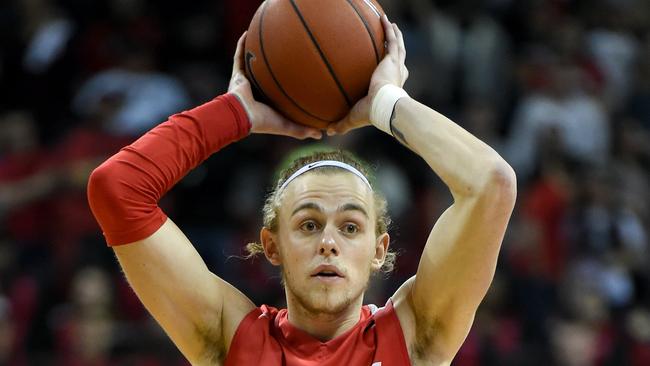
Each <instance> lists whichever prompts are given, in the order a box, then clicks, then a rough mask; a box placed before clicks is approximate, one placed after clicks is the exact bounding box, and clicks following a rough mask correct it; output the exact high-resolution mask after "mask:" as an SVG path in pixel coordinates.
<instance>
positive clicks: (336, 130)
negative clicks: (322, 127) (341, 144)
mask: <svg viewBox="0 0 650 366" xmlns="http://www.w3.org/2000/svg"><path fill="white" fill-rule="evenodd" d="M359 127H361V126H359V124H358V123H356V121H355V120H354V119H353V117H352V116H351V115H348V116H346V117H345V118H343V119H342V120H340V121H338V122H334V123H330V125H329V126H327V135H328V136H333V135H343V134H346V133H348V132H350V131H352V130H354V129H356V128H359Z"/></svg>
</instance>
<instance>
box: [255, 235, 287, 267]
mask: <svg viewBox="0 0 650 366" xmlns="http://www.w3.org/2000/svg"><path fill="white" fill-rule="evenodd" d="M260 241H261V242H262V247H264V256H266V259H268V260H269V262H271V264H272V265H274V266H279V265H280V264H282V261H280V248H279V247H278V244H277V243H278V242H277V236H276V235H275V234H274V233H273V232H271V230H269V229H268V228H266V227H263V228H262V230H260Z"/></svg>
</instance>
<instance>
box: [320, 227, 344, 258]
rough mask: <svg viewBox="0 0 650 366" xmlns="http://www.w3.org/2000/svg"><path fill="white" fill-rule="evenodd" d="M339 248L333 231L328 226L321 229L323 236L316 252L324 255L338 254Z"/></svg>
mask: <svg viewBox="0 0 650 366" xmlns="http://www.w3.org/2000/svg"><path fill="white" fill-rule="evenodd" d="M339 253H340V249H339V246H338V244H337V242H336V239H335V237H334V233H333V232H332V230H331V229H330V228H325V230H323V236H322V237H321V240H320V243H319V245H318V254H320V255H324V256H330V255H339Z"/></svg>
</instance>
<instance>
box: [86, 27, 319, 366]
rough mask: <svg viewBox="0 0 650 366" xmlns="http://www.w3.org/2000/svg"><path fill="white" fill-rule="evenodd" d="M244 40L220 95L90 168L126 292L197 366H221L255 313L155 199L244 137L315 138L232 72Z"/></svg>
mask: <svg viewBox="0 0 650 366" xmlns="http://www.w3.org/2000/svg"><path fill="white" fill-rule="evenodd" d="M243 40H244V37H242V39H240V42H239V43H238V48H237V50H238V51H237V53H236V55H235V64H234V68H233V75H232V80H231V84H230V87H229V93H228V94H226V95H223V96H220V97H219V98H216V99H215V100H213V101H210V102H208V103H206V104H204V105H202V106H200V107H197V108H195V109H192V110H190V111H186V112H183V113H179V114H177V115H175V116H172V117H170V119H169V120H168V121H167V122H165V123H162V124H160V125H159V126H157V127H155V128H154V129H152V130H151V131H149V132H148V133H147V134H145V135H144V136H142V137H141V138H140V139H138V140H137V141H136V142H135V143H133V144H132V145H130V146H127V147H125V148H124V149H122V150H121V151H120V152H119V153H118V154H116V155H114V156H113V157H111V158H110V159H109V160H107V161H106V162H105V163H103V164H102V165H101V166H100V167H98V168H97V169H96V170H95V171H94V172H93V173H92V175H91V178H90V181H89V184H88V198H89V203H90V206H91V208H92V211H93V213H94V215H95V217H96V218H97V221H98V222H99V224H100V226H101V227H102V230H103V231H104V235H105V236H106V239H107V242H108V244H109V245H111V246H113V249H114V250H115V253H116V255H117V258H118V260H119V262H120V265H121V266H122V269H123V270H124V273H125V274H126V277H127V279H128V281H129V283H130V285H131V286H132V287H133V289H134V291H135V292H136V294H137V295H138V298H139V299H140V300H141V301H142V303H143V304H144V305H145V307H146V308H147V310H148V311H149V312H150V313H151V314H152V315H153V317H154V318H155V319H156V320H157V321H158V322H159V323H160V325H161V326H162V327H163V329H164V330H165V331H166V332H167V334H168V335H169V337H170V338H171V339H172V340H173V342H174V343H175V344H176V346H177V347H178V348H179V349H180V350H181V352H182V353H183V354H184V355H185V357H186V358H187V359H188V360H189V361H190V362H191V363H192V364H196V365H201V364H210V365H213V364H220V363H221V360H222V359H224V358H225V356H226V354H227V351H228V347H229V344H230V341H231V339H232V337H233V335H234V332H235V330H236V329H237V326H238V325H239V322H240V321H241V319H243V317H244V316H245V315H246V314H247V313H248V312H249V311H250V310H251V309H252V308H253V307H254V305H253V303H252V302H251V301H250V300H249V299H248V298H247V297H246V296H244V295H243V294H242V293H240V292H239V291H237V290H236V289H235V288H234V287H232V286H230V285H229V284H228V283H226V282H225V281H223V280H221V279H220V278H218V277H217V276H215V275H214V274H212V273H211V272H210V271H209V270H208V268H207V267H206V265H205V263H204V262H203V260H202V259H201V257H200V256H199V254H198V253H197V252H196V250H195V249H194V247H193V246H192V244H191V243H190V242H189V240H188V239H187V238H186V237H185V235H184V234H183V233H182V232H181V230H180V229H179V228H178V227H176V225H174V223H173V222H172V221H171V220H170V219H168V218H167V216H166V215H165V214H164V213H163V212H162V211H161V210H160V208H159V207H158V205H157V203H158V200H159V199H160V197H161V196H162V195H163V194H165V193H166V192H167V191H169V189H171V188H172V186H173V185H174V184H176V182H178V181H179V180H180V179H181V178H182V177H183V176H185V175H186V174H187V173H188V172H189V171H190V170H191V169H193V168H194V167H196V166H197V165H199V164H200V163H201V162H203V161H204V160H205V159H207V158H208V157H209V156H210V155H211V154H212V153H214V152H216V151H218V150H219V149H221V148H222V147H224V146H226V145H227V144H229V143H232V142H234V141H236V140H238V139H241V138H243V137H245V136H247V135H248V133H249V132H252V133H277V134H285V135H289V136H293V137H296V138H305V137H309V136H311V137H318V136H319V132H318V131H315V130H312V129H309V128H305V127H300V126H297V125H294V124H292V123H291V122H289V121H287V120H285V119H283V118H282V117H281V116H279V115H278V114H276V113H275V112H273V111H272V110H271V109H270V108H268V107H267V106H265V105H263V104H261V103H258V102H256V101H255V100H253V97H252V93H251V90H250V84H249V83H248V81H247V80H246V79H245V77H244V76H243V74H242V71H241V50H242V46H243Z"/></svg>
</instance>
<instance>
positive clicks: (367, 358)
mask: <svg viewBox="0 0 650 366" xmlns="http://www.w3.org/2000/svg"><path fill="white" fill-rule="evenodd" d="M382 24H383V27H384V30H385V33H386V39H387V55H386V57H385V58H384V59H383V60H382V61H381V63H380V64H379V65H378V67H377V69H376V71H375V72H374V74H373V76H372V81H371V85H370V89H369V94H368V96H367V97H366V98H365V99H363V100H362V101H360V102H359V103H358V104H357V105H356V106H355V107H354V108H353V110H352V112H351V113H350V115H349V116H347V117H346V118H345V119H344V120H343V121H340V122H338V123H334V124H332V125H330V127H329V128H328V134H342V133H346V132H347V131H349V130H351V129H354V128H358V127H362V126H365V125H368V124H369V123H372V124H373V125H374V126H376V127H378V128H380V129H382V130H383V131H385V132H387V133H390V134H392V135H393V136H395V138H396V139H397V140H399V142H401V143H402V144H404V145H406V146H408V147H409V148H410V149H411V150H412V151H413V152H415V153H416V154H418V155H419V156H421V157H422V158H423V159H424V160H425V161H426V162H427V163H428V164H429V166H430V167H431V169H433V171H434V172H435V173H436V174H438V176H440V178H441V179H442V180H443V181H444V182H445V183H446V184H447V186H448V187H449V189H450V191H451V194H452V195H453V198H454V203H453V204H452V205H451V207H449V209H447V210H446V212H445V213H444V214H443V215H442V216H441V217H440V218H439V219H438V222H437V223H436V224H435V226H434V227H433V230H432V231H431V235H430V236H429V239H428V240H427V243H426V246H425V248H424V252H423V253H422V257H421V259H420V264H419V267H418V269H417V273H416V274H415V276H413V277H412V278H411V279H409V280H408V281H406V282H405V283H404V284H403V285H402V286H401V287H400V288H399V289H398V290H397V292H396V293H395V294H394V295H393V296H392V297H391V298H390V299H389V300H388V302H387V303H386V305H385V306H384V307H382V308H381V309H377V308H376V307H374V306H363V295H364V290H365V289H366V285H367V284H368V280H369V277H370V275H371V273H373V272H376V271H379V270H381V269H382V267H383V266H385V264H386V261H387V260H389V261H390V258H388V255H389V254H388V253H389V251H388V246H389V235H388V234H387V233H386V225H385V222H384V219H385V207H384V205H382V202H381V199H380V198H378V197H379V196H378V195H377V193H376V192H375V190H374V187H372V186H371V185H370V183H369V182H368V180H367V179H366V176H365V173H364V172H363V171H362V170H363V169H362V167H360V166H359V165H358V164H356V163H355V162H354V161H353V160H351V159H349V158H348V157H347V155H346V154H341V153H330V154H325V155H323V156H320V157H319V156H312V157H311V158H306V159H303V160H302V161H298V162H296V163H294V166H293V167H291V168H290V169H289V170H288V171H286V172H285V174H284V176H283V177H282V178H281V179H280V181H279V182H278V185H277V187H276V189H275V191H274V193H273V194H272V196H271V197H270V198H269V200H268V202H267V205H266V206H265V212H264V216H265V220H264V227H263V228H262V229H261V235H260V239H261V243H260V244H261V248H262V251H263V252H264V255H265V256H266V258H267V259H268V260H269V261H270V262H271V263H272V264H273V265H276V266H280V268H281V270H282V274H283V279H284V283H285V293H286V300H287V309H283V310H277V309H274V308H272V307H268V306H265V305H262V306H260V307H257V306H256V305H255V304H253V303H252V302H251V301H250V300H249V299H248V298H247V297H246V296H245V295H244V294H242V293H241V292H239V291H238V290H237V289H235V288H234V287H232V286H231V285H229V284H228V283H226V282H225V281H223V280H222V279H220V278H218V277H216V276H215V275H213V274H212V273H210V272H209V270H208V269H207V267H206V265H205V264H204V263H203V261H202V260H201V258H200V257H199V255H198V254H197V252H196V251H195V249H194V248H193V247H192V244H191V243H190V242H189V241H188V239H187V238H186V237H185V236H184V235H183V233H182V232H181V230H180V229H179V228H178V227H176V225H174V223H173V222H172V221H171V220H170V219H168V218H167V217H166V216H165V214H164V213H163V212H162V211H161V210H160V208H159V207H158V206H157V202H158V200H159V198H160V197H161V196H162V195H163V194H164V193H166V192H167V191H168V190H169V189H170V188H171V187H172V186H173V185H174V184H175V183H176V182H177V181H178V180H180V179H181V178H182V177H183V176H184V175H185V174H186V173H187V172H188V171H189V170H190V169H192V168H194V167H195V166H197V165H198V164H200V163H201V162H202V161H203V160H204V159H206V158H207V157H208V156H210V155H211V154H212V153H214V152H216V151H217V150H219V149H220V148H222V147H224V146H226V145H227V144H229V143H232V142H234V141H236V140H239V139H242V138H245V137H246V136H247V135H248V134H249V133H267V134H279V135H288V136H293V137H296V138H307V137H313V138H319V137H320V131H317V130H315V129H312V128H309V127H303V126H299V125H296V124H293V123H292V122H290V121H288V120H286V119H284V118H283V117H281V116H280V115H279V114H277V113H276V112H274V111H273V110H272V109H271V108H269V107H267V106H265V105H263V104H261V103H259V102H257V101H255V100H254V99H253V97H252V93H251V89H250V84H249V82H248V81H247V80H246V78H245V77H244V74H243V72H242V49H243V42H244V37H245V36H243V37H242V39H240V41H239V44H238V48H237V52H236V55H235V62H234V68H233V75H232V80H231V84H230V87H229V90H228V93H227V94H225V95H222V96H220V97H218V98H216V99H214V100H213V101H210V102H208V103H206V104H204V105H202V106H199V107H197V108H195V109H192V110H190V111H186V112H183V113H180V114H177V115H175V116H172V117H170V119H169V120H168V121H167V122H165V123H163V124H161V125H159V126H157V127H155V128H154V129H152V130H151V131H149V132H148V133H147V134H145V135H144V136H142V137H141V138H140V139H139V140H137V141H136V142H135V143H133V144H132V145H130V146H127V147H125V148H124V149H122V151H120V152H119V153H118V154H116V155H115V156H113V157H112V158H110V159H109V160H108V161H106V162H105V163H104V164H102V165H101V166H100V167H99V168H97V169H96V170H95V171H94V172H93V174H92V176H91V179H90V183H89V187H88V195H89V201H90V205H91V207H92V210H93V212H94V214H95V216H96V218H97V220H98V221H99V223H100V225H101V227H102V229H103V232H104V235H105V237H106V239H107V242H108V244H109V245H111V246H112V247H113V249H114V250H115V253H116V255H117V258H118V260H119V262H120V264H121V266H122V268H123V270H124V272H125V274H126V276H127V279H128V281H129V283H130V284H131V286H132V287H133V289H134V290H135V292H136V293H137V295H138V297H139V298H140V300H141V301H142V303H143V304H144V305H145V306H146V308H147V309H148V310H149V311H150V312H151V314H152V315H153V316H154V317H155V319H156V320H157V321H158V322H159V323H160V324H161V326H162V327H163V328H164V330H165V331H166V332H167V334H168V335H169V337H170V338H171V339H172V340H173V342H174V343H175V344H176V345H177V346H178V348H179V349H180V350H181V352H182V353H183V354H184V355H185V357H187V359H188V360H189V361H190V362H192V364H195V365H237V366H247V365H255V366H276V365H277V366H279V365H293V366H306V365H325V366H335V365H336V366H342V365H362V366H371V365H372V366H379V365H381V366H402V365H449V364H450V363H451V361H452V359H453V357H454V355H455V354H456V352H457V351H458V349H459V348H460V346H461V344H462V343H463V341H464V339H465V337H466V336H467V334H468V332H469V329H470V327H471V325H472V322H473V319H474V314H475V312H476V309H477V307H478V305H479V303H480V302H481V300H482V299H483V297H484V295H485V293H486V291H487V289H488V287H489V285H490V282H491V280H492V277H493V274H494V271H495V265H496V261H497V255H498V252H499V247H500V245H501V241H502V239H503V236H504V232H505V230H506V225H507V222H508V219H509V217H510V214H511V212H512V209H513V205H514V202H515V195H516V193H515V186H516V183H515V175H514V173H513V170H512V169H511V168H510V166H509V165H508V164H507V163H506V162H505V161H504V160H503V159H502V158H501V157H500V156H499V155H498V154H497V153H496V152H495V151H494V150H492V149H491V148H490V147H489V146H487V145H486V144H484V143H482V142H481V141H479V140H478V139H476V138H475V137H474V136H472V135H471V134H469V133H468V132H466V131H465V130H463V129H462V128H460V127H459V126H458V125H456V124H454V123H453V122H452V121H450V120H449V119H447V118H445V117H444V116H442V115H440V114H438V113H436V112H435V111H433V110H432V109H430V108H428V107H427V106H424V105H422V104H420V103H418V102H417V101H415V100H413V99H411V98H409V97H408V96H407V95H406V93H405V92H404V91H403V90H402V89H401V87H402V85H403V84H404V82H405V80H406V78H407V74H408V72H407V70H406V67H405V66H404V61H405V57H406V54H405V47H404V41H403V39H402V34H401V32H400V30H399V29H398V27H397V26H396V25H395V24H391V23H390V22H389V21H388V19H386V18H383V19H382ZM321 159H323V160H321ZM316 160H317V161H316ZM387 258H388V259H387Z"/></svg>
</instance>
